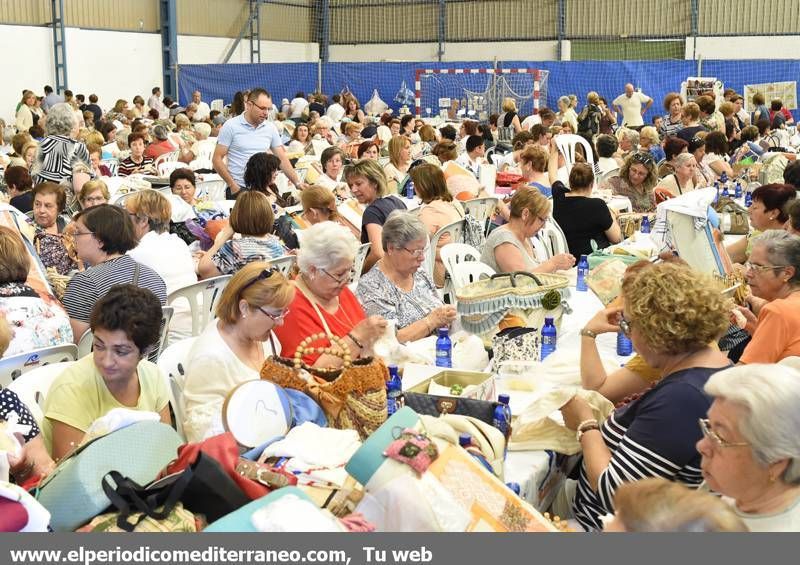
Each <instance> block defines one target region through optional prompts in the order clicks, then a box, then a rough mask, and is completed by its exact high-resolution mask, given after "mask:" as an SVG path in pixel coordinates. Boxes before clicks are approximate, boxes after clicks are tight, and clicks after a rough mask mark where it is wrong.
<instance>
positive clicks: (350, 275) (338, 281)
mask: <svg viewBox="0 0 800 565" xmlns="http://www.w3.org/2000/svg"><path fill="white" fill-rule="evenodd" d="M320 271H322V272H323V273H325V274H326V275H328V276H329V277H330V278H331V279H333V281H334V282H335V283H336V284H346V283H349V282H350V281H351V280H352V278H353V269H352V268H351V269H350V272H349V273H348V275H347V276H345V277H337V276H336V275H332V274H330V273H329V272H328V271H327V269H320Z"/></svg>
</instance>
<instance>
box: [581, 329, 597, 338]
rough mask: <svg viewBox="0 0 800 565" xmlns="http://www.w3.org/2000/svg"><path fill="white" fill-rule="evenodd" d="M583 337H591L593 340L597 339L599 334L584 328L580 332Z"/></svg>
mask: <svg viewBox="0 0 800 565" xmlns="http://www.w3.org/2000/svg"><path fill="white" fill-rule="evenodd" d="M579 333H580V334H581V335H582V336H583V337H590V338H592V339H597V334H596V333H595V332H593V331H592V330H587V329H586V328H582V329H581V331H580V332H579Z"/></svg>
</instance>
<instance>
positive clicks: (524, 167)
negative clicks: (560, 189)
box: [519, 145, 558, 196]
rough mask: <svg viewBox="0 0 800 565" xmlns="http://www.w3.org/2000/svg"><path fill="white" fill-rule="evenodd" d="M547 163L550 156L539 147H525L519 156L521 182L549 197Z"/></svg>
mask: <svg viewBox="0 0 800 565" xmlns="http://www.w3.org/2000/svg"><path fill="white" fill-rule="evenodd" d="M556 155H558V153H556ZM549 162H550V154H548V152H547V149H546V148H545V147H542V146H541V145H533V146H531V147H527V148H525V149H524V150H523V151H522V153H520V154H519V168H520V171H521V172H522V182H523V183H525V185H527V186H531V187H533V188H536V189H537V190H539V191H540V192H541V193H542V194H544V195H545V196H550V192H551V190H550V186H551V184H552V183H551V182H550V175H549V173H548V165H549Z"/></svg>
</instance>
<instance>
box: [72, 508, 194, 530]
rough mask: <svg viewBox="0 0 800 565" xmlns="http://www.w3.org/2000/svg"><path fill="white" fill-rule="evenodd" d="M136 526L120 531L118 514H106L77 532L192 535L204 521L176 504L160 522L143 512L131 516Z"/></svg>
mask: <svg viewBox="0 0 800 565" xmlns="http://www.w3.org/2000/svg"><path fill="white" fill-rule="evenodd" d="M131 518H132V519H134V523H135V524H136V526H135V527H134V528H133V529H132V530H128V529H122V528H120V527H119V526H118V525H117V520H118V519H119V514H118V513H117V512H108V513H107V514H101V515H100V516H97V517H96V518H94V520H92V521H91V522H89V523H88V524H86V525H85V526H83V527H82V528H80V529H78V531H79V532H94V533H99V532H128V531H133V532H145V533H164V532H167V533H180V532H182V533H194V532H199V531H201V530H202V529H203V527H204V525H205V520H204V519H203V517H202V516H195V515H194V514H192V513H191V512H189V511H188V510H186V508H184V507H183V505H182V504H181V503H180V502H178V503H177V504H176V505H175V507H174V508H173V509H172V511H171V512H170V513H169V514H168V515H167V517H166V518H164V519H162V520H157V519H156V518H151V517H150V516H148V515H147V514H145V513H143V512H137V513H134V514H131Z"/></svg>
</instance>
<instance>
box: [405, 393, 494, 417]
mask: <svg viewBox="0 0 800 565" xmlns="http://www.w3.org/2000/svg"><path fill="white" fill-rule="evenodd" d="M403 404H404V405H405V406H408V407H409V408H411V409H412V410H413V411H414V412H416V413H417V414H422V415H425V416H442V415H444V414H457V415H459V416H469V417H470V418H475V419H477V420H480V421H481V422H485V423H487V424H489V425H492V422H493V421H494V410H495V408H497V407H498V406H500V403H499V402H493V401H491V400H476V399H474V398H461V397H458V396H437V395H435V394H425V393H422V392H410V391H406V392H404V393H403Z"/></svg>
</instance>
